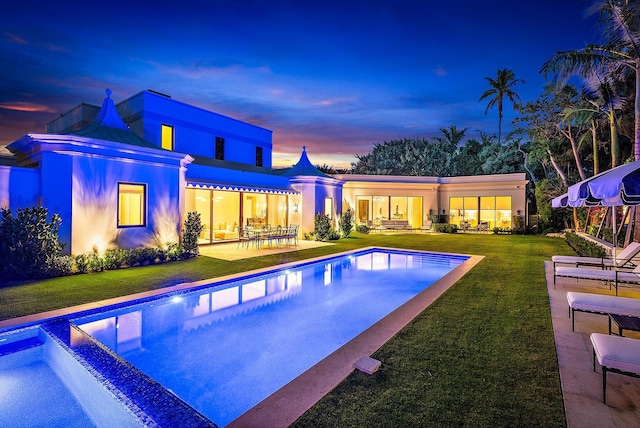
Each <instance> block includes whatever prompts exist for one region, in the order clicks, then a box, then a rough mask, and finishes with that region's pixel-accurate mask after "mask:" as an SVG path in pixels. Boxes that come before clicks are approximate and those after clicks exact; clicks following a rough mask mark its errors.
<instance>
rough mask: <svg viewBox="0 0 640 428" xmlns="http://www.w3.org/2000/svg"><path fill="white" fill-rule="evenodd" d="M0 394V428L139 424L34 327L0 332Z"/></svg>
mask: <svg viewBox="0 0 640 428" xmlns="http://www.w3.org/2000/svg"><path fill="white" fill-rule="evenodd" d="M0 395H1V396H2V399H0V426H2V427H14V428H18V427H25V428H27V427H29V428H31V427H44V426H47V427H54V426H56V427H92V426H105V427H106V426H118V427H140V426H142V424H141V422H140V421H138V420H137V419H136V418H134V417H133V415H132V414H131V413H130V410H129V409H128V408H127V407H126V406H125V405H124V404H123V403H122V402H121V401H119V400H118V399H116V397H114V396H113V395H112V394H109V392H108V391H107V390H106V389H104V388H103V387H102V386H101V385H100V383H99V382H98V380H97V379H96V378H95V377H93V376H91V375H90V374H89V373H88V372H87V370H85V368H84V367H82V366H81V365H80V363H79V362H78V361H77V360H75V359H74V358H72V357H71V355H70V354H69V353H67V352H66V351H65V350H64V349H63V348H62V347H61V346H60V345H59V344H58V343H56V340H54V339H53V338H52V337H51V336H50V335H49V334H47V333H45V332H44V331H43V330H42V329H40V328H30V329H25V330H21V331H17V332H14V333H12V334H8V335H0Z"/></svg>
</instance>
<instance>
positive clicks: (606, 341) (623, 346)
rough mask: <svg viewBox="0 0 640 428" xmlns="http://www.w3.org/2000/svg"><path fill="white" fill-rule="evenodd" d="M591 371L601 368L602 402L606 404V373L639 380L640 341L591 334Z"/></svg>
mask: <svg viewBox="0 0 640 428" xmlns="http://www.w3.org/2000/svg"><path fill="white" fill-rule="evenodd" d="M591 344H592V345H593V371H594V372H595V371H596V361H598V364H600V367H602V402H603V403H606V402H607V372H613V373H619V374H623V375H625V376H632V377H638V378H640V340H638V339H631V338H629V337H620V336H609V335H606V334H601V333H591Z"/></svg>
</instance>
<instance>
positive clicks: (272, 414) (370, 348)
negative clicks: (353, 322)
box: [0, 246, 484, 427]
mask: <svg viewBox="0 0 640 428" xmlns="http://www.w3.org/2000/svg"><path fill="white" fill-rule="evenodd" d="M372 250H385V251H395V252H398V251H400V252H402V251H409V252H417V253H434V252H433V251H427V250H412V249H403V248H390V247H381V246H369V247H363V248H358V249H354V250H350V251H345V252H340V253H335V254H330V255H324V256H319V257H314V258H310V259H304V260H298V261H295V262H290V263H284V264H279V265H272V266H268V267H265V268H260V269H255V270H251V271H248V272H239V273H236V274H232V275H225V276H221V277H217V278H211V279H206V280H201V281H196V282H190V283H182V284H178V285H174V286H171V287H166V288H161V289H158V290H152V291H147V292H142V293H136V294H130V295H127V296H121V297H117V298H112V299H106V300H101V301H98V302H92V303H87V304H83V305H76V306H72V307H68V308H63V309H59V310H53V311H47V312H42V313H39V314H33V315H27V316H24V317H17V318H12V319H9V320H4V321H0V334H1V333H3V332H6V331H10V330H13V329H15V328H27V327H32V326H37V325H39V324H43V323H48V322H52V321H54V320H61V319H62V320H66V321H68V322H69V323H71V322H72V320H73V319H77V318H80V317H83V316H86V314H90V313H92V312H98V311H102V310H103V309H106V308H109V309H114V308H117V306H128V305H130V304H136V303H139V302H140V301H145V300H153V299H156V298H162V297H165V296H167V295H171V294H172V293H175V294H181V293H183V292H188V291H194V290H197V289H198V288H206V287H211V286H212V285H216V284H220V285H221V284H224V283H227V282H232V281H235V280H237V279H239V278H243V279H245V278H247V277H252V276H259V275H263V274H266V273H269V272H273V271H278V270H283V269H287V268H289V267H294V266H295V267H298V266H302V265H306V264H312V263H315V262H318V261H325V260H328V259H332V258H339V257H344V256H348V255H351V254H357V253H362V252H368V251H372ZM437 253H438V254H448V255H454V256H456V255H457V256H465V257H469V258H468V259H467V260H466V261H464V262H463V263H462V264H461V265H460V266H458V267H456V268H455V269H454V270H453V271H452V272H449V273H448V274H446V275H445V276H443V277H442V278H440V279H439V280H437V281H435V282H434V283H433V284H432V285H431V286H429V287H428V288H426V289H425V290H423V291H422V292H420V293H419V294H417V295H416V296H415V297H413V298H412V299H411V300H409V301H407V302H406V303H404V304H403V305H401V306H400V307H398V308H397V309H395V310H394V311H393V312H391V313H390V314H389V315H387V316H386V317H384V318H383V319H381V320H380V321H378V322H376V323H375V324H373V325H372V326H371V327H369V328H368V329H367V330H365V331H364V332H362V333H360V334H359V335H358V336H356V337H355V338H353V339H352V340H350V341H349V342H347V343H346V344H345V345H343V346H342V347H340V348H339V349H338V350H336V351H335V352H333V353H332V354H330V355H328V356H327V357H325V358H324V359H322V360H321V361H319V362H318V363H316V364H315V365H314V366H312V367H311V368H309V369H308V370H306V371H305V372H304V373H302V374H301V375H299V376H298V377H296V378H295V379H293V380H292V381H290V382H289V383H288V384H286V385H285V386H284V387H282V388H281V389H279V390H278V391H276V392H274V393H273V394H271V395H270V396H269V397H267V398H265V399H264V400H263V401H261V402H260V403H259V404H257V405H256V406H255V407H253V408H252V409H250V410H248V411H247V412H245V413H244V414H242V415H241V416H239V417H238V418H236V419H235V420H234V421H232V422H231V423H230V424H228V425H227V426H229V427H252V426H256V427H257V426H260V427H262V426H288V425H290V424H291V423H293V422H294V421H295V420H296V419H297V418H298V417H300V416H301V415H302V414H303V413H304V412H305V411H306V410H308V409H309V408H311V407H312V406H313V405H314V404H315V403H316V402H317V401H318V400H320V399H321V398H322V397H323V396H324V395H326V394H327V393H328V392H329V391H331V390H332V389H333V388H335V387H336V386H337V385H338V384H339V383H340V382H342V380H344V379H345V378H346V377H347V376H348V375H349V374H350V373H351V372H352V371H353V370H354V368H353V363H354V362H355V361H356V360H357V359H358V358H360V357H361V356H363V355H366V356H369V355H371V354H372V353H374V352H375V351H376V350H377V349H378V348H380V347H381V346H382V345H383V344H384V343H385V342H387V341H388V340H389V339H391V338H392V337H393V336H394V335H395V334H396V333H397V332H399V331H400V330H401V329H402V328H403V327H404V326H406V325H407V324H408V323H409V322H410V321H411V320H412V319H413V318H415V317H416V316H417V315H418V314H419V313H420V312H422V311H423V310H424V309H425V308H426V307H428V306H429V305H430V304H431V303H433V302H434V301H435V300H436V299H437V298H438V297H439V296H440V295H442V294H443V293H444V292H445V291H446V290H448V289H449V288H450V287H451V286H452V285H453V284H454V283H455V282H457V281H458V280H459V279H460V278H461V277H462V276H464V275H465V274H466V273H468V272H469V271H470V270H471V269H472V268H473V267H474V266H475V265H477V264H478V263H479V262H480V261H481V260H482V259H483V258H484V257H483V256H475V255H468V254H456V253H441V252H437ZM71 315H73V316H71ZM383 364H384V362H383Z"/></svg>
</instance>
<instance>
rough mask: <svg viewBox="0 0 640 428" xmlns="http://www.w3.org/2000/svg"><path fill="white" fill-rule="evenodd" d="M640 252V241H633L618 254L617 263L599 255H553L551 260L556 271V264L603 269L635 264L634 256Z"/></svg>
mask: <svg viewBox="0 0 640 428" xmlns="http://www.w3.org/2000/svg"><path fill="white" fill-rule="evenodd" d="M639 253H640V242H632V243H630V244H629V245H627V247H626V248H625V249H624V250H622V251H621V252H620V254H618V255H617V256H616V260H615V264H614V260H613V259H609V258H604V257H603V258H598V257H577V256H553V257H551V261H552V262H553V270H554V271H555V269H556V265H558V264H563V265H574V266H575V267H580V266H594V267H600V268H602V269H607V268H612V267H613V266H614V265H615V266H617V267H625V266H635V265H634V263H633V259H634V257H636V256H637V255H638V254H639Z"/></svg>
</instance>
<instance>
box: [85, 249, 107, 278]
mask: <svg viewBox="0 0 640 428" xmlns="http://www.w3.org/2000/svg"><path fill="white" fill-rule="evenodd" d="M88 260H89V269H91V270H92V271H93V272H102V271H103V270H104V259H103V258H102V256H101V255H100V253H98V249H97V248H95V247H94V248H93V253H91V254H89V256H88Z"/></svg>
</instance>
